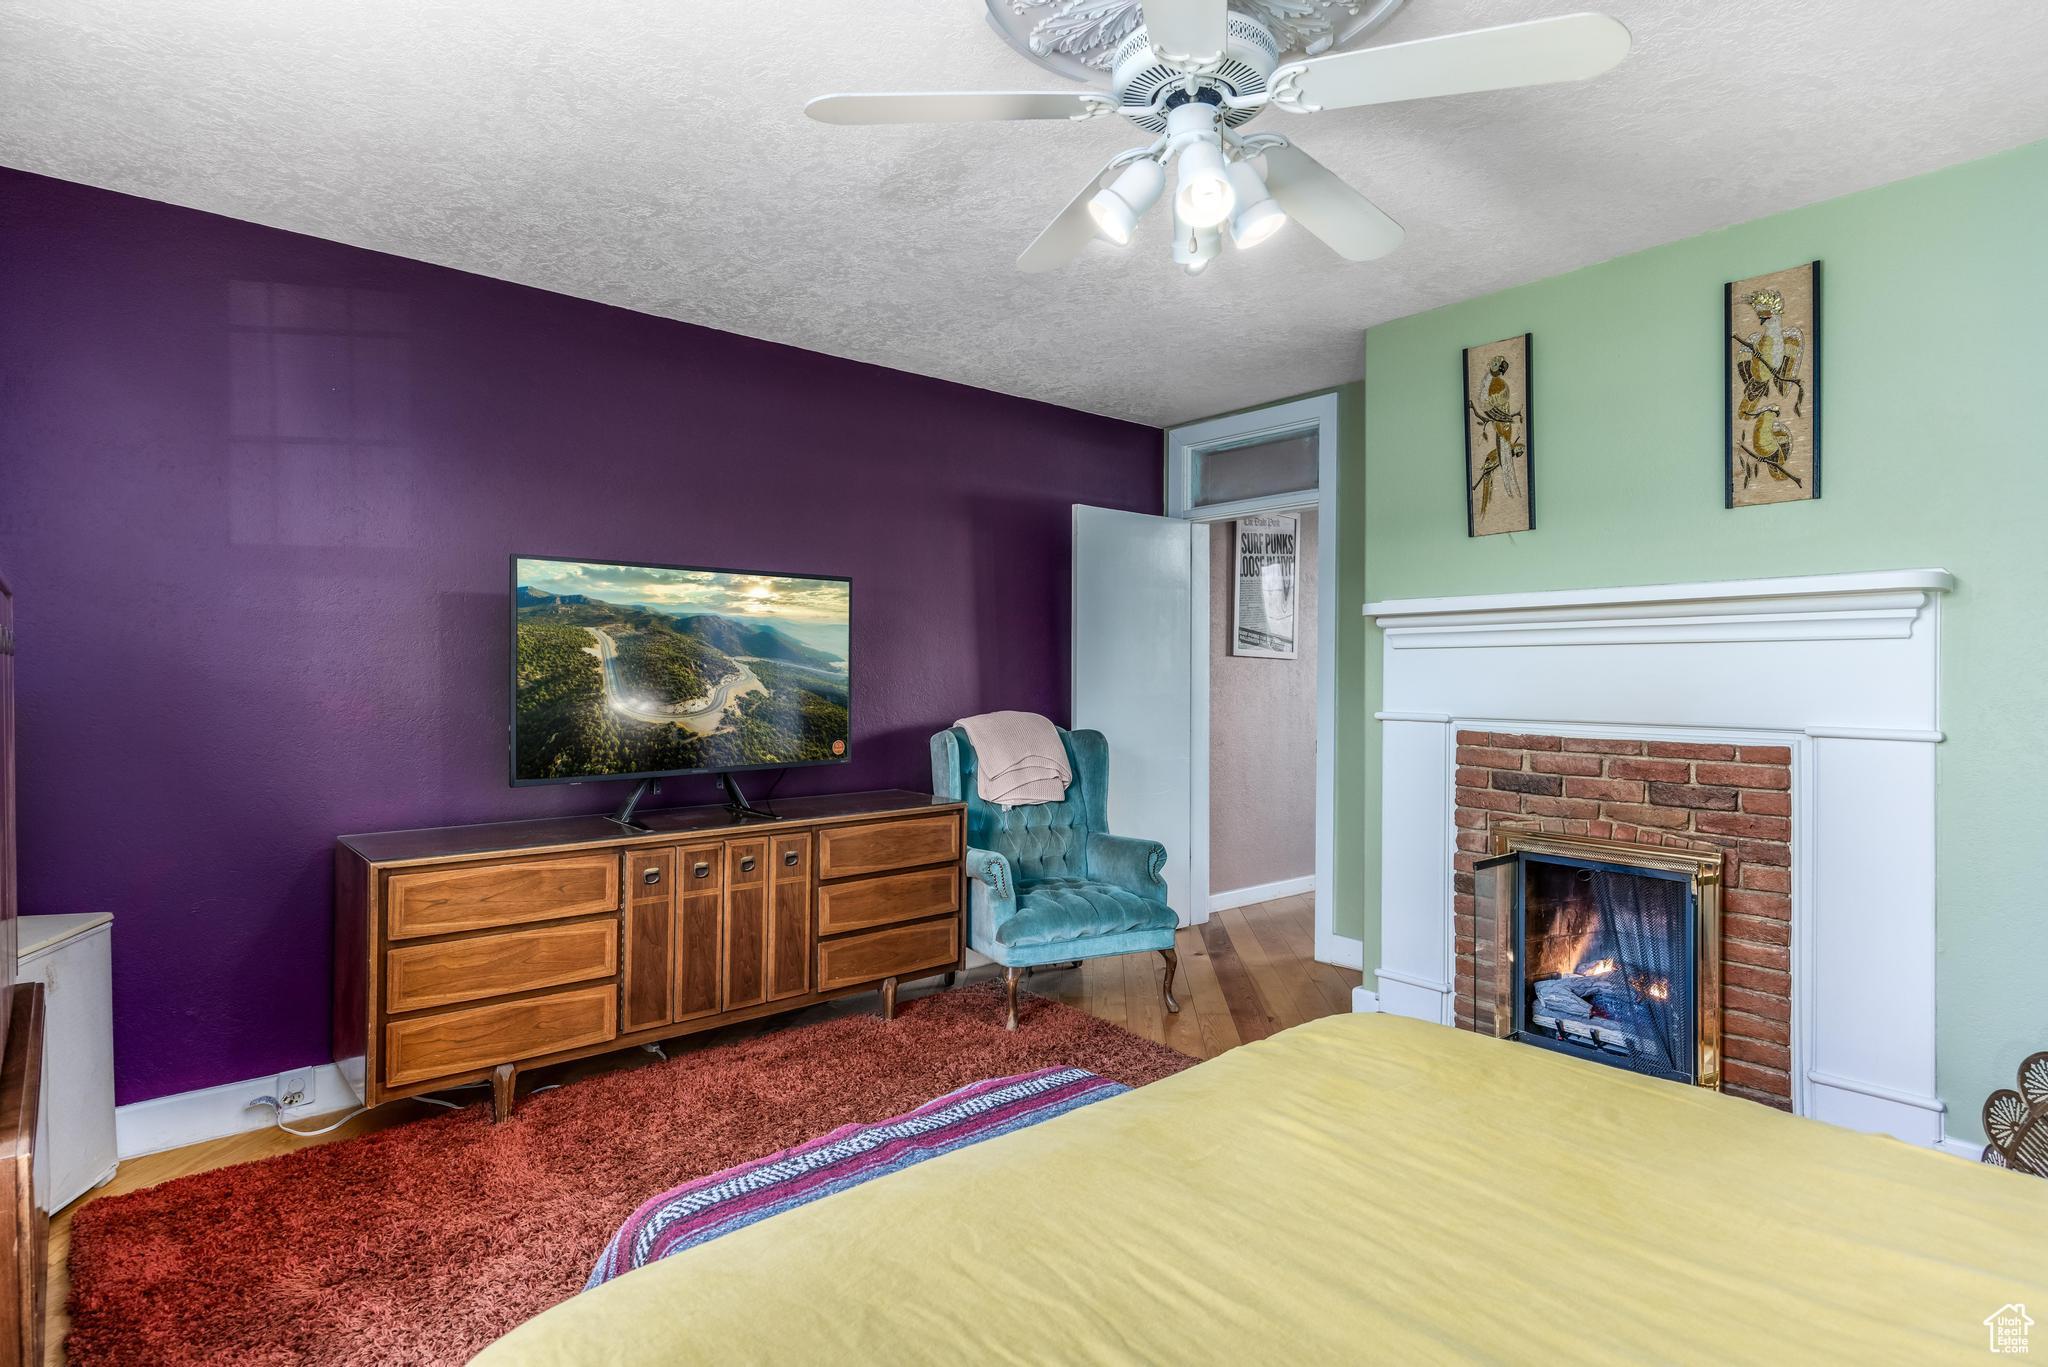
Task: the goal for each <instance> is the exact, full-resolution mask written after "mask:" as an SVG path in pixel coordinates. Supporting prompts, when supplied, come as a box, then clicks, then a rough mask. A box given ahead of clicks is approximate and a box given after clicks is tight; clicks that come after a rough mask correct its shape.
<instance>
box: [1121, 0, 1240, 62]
mask: <svg viewBox="0 0 2048 1367" xmlns="http://www.w3.org/2000/svg"><path fill="white" fill-rule="evenodd" d="M1140 8H1141V9H1142V11H1143V13H1144V16H1145V33H1146V35H1147V36H1148V37H1149V38H1151V40H1152V50H1153V51H1154V52H1156V53H1157V54H1159V59H1160V60H1161V61H1164V62H1173V63H1175V64H1177V65H1181V66H1206V65H1208V64H1209V63H1211V62H1214V61H1216V60H1217V59H1219V58H1220V57H1222V56H1223V45H1224V42H1225V40H1226V39H1227V38H1228V37H1229V35H1230V0H1144V3H1143V5H1142V6H1141V7H1140Z"/></svg>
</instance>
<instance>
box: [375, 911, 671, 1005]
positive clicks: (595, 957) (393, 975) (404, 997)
mask: <svg viewBox="0 0 2048 1367" xmlns="http://www.w3.org/2000/svg"><path fill="white" fill-rule="evenodd" d="M384 964H385V969H384V999H385V1009H386V1010H387V1011H392V1012H400V1011H424V1010H426V1009H427V1008H428V1007H433V1006H453V1005H454V1004H456V1003H457V1002H473V1001H477V1000H480V999H481V998H484V997H508V996H511V995H512V994H513V993H515V992H532V991H536V990H538V989H540V988H543V987H560V986H562V985H563V984H565V983H580V982H585V981H587V980H589V979H591V978H609V977H610V976H611V975H612V974H614V973H616V972H618V969H619V927H618V923H617V922H616V921H613V920H611V919H609V918H607V919H604V920H599V921H579V922H577V923H575V924H573V925H561V926H539V927H536V928H535V929H532V930H514V931H509V932H507V933H505V934H503V935H473V936H471V937H469V938H468V939H464V940H439V941H436V942H435V943H433V944H430V945H400V946H399V947H398V948H396V949H393V950H392V951H390V952H389V953H388V954H386V955H385V956H384ZM667 968H668V965H667V964H666V963H664V964H663V965H662V969H663V972H664V973H666V971H667Z"/></svg>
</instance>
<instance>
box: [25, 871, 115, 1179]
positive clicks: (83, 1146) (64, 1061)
mask: <svg viewBox="0 0 2048 1367" xmlns="http://www.w3.org/2000/svg"><path fill="white" fill-rule="evenodd" d="M113 928H114V918H113V917H112V916H109V915H108V914H106V913H105V912H95V913H87V914H81V915H67V916H24V917H22V918H21V921H20V931H21V938H20V946H19V954H20V959H19V965H20V967H19V971H18V973H17V977H18V979H19V980H20V981H21V982H25V983H28V982H33V983H41V984H43V994H44V1003H43V1011H44V1017H43V1104H42V1118H41V1119H40V1120H39V1121H38V1123H37V1128H38V1130H39V1131H40V1133H39V1134H38V1136H37V1150H36V1152H37V1154H38V1159H39V1161H38V1162H37V1164H36V1200H37V1204H39V1205H40V1206H42V1208H43V1209H44V1210H47V1211H58V1210H62V1209H63V1208H64V1207H65V1206H68V1205H70V1204H71V1203H72V1202H73V1201H75V1200H77V1199H78V1198H79V1197H80V1196H82V1195H84V1194H85V1193H86V1192H88V1191H90V1190H92V1188H94V1187H96V1186H98V1185H99V1184H100V1183H102V1182H104V1181H106V1180H107V1179H108V1178H109V1177H112V1176H113V1175H114V1166H115V1161H116V1159H115V1151H114V984H113V955H112V943H113Z"/></svg>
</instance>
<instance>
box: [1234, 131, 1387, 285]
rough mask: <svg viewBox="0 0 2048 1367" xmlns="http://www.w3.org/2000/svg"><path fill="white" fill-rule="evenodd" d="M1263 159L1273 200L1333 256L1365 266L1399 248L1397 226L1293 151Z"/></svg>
mask: <svg viewBox="0 0 2048 1367" xmlns="http://www.w3.org/2000/svg"><path fill="white" fill-rule="evenodd" d="M1265 156H1266V189H1267V191H1268V192H1269V193H1271V194H1272V196H1273V199H1274V201H1275V202H1276V203H1278V204H1279V206H1280V207H1281V208H1283V209H1285V210H1286V211H1287V216H1288V217H1289V218H1291V219H1293V220H1294V221H1295V222H1297V223H1299V224H1300V225H1301V226H1302V227H1304V228H1306V229H1308V230H1309V231H1310V232H1312V233H1314V234H1315V235H1316V236H1317V237H1319V238H1321V239H1322V240H1323V241H1324V242H1325V243H1327V244H1329V247H1330V250H1332V251H1334V252H1336V253H1337V255H1339V256H1342V257H1345V258H1347V259H1349V260H1352V261H1371V260H1373V259H1374V258H1376V257H1382V256H1385V255H1386V254H1387V253H1388V252H1390V251H1392V250H1394V248H1396V247H1398V246H1400V245H1401V238H1402V236H1403V234H1402V231H1401V225H1400V224H1398V223H1396V222H1394V220H1393V219H1391V218H1388V217H1387V216H1386V215H1385V214H1383V213H1381V212H1380V210H1379V207H1378V206H1377V205H1375V204H1374V203H1373V202H1372V201H1371V200H1369V199H1367V198H1366V197H1365V196H1364V195H1361V194H1360V193H1358V191H1356V190H1354V189H1352V188H1351V187H1350V186H1349V185H1346V184H1345V183H1344V182H1343V181H1341V180H1339V179H1338V178H1337V176H1336V174H1335V173H1334V172H1332V171H1331V170H1330V169H1329V168H1328V167H1326V166H1324V165H1323V164H1322V163H1321V162H1319V161H1317V160H1316V159H1315V158H1314V157H1311V156H1310V155H1309V154H1308V153H1306V152H1304V151H1302V150H1301V149H1300V148H1299V147H1294V146H1291V145H1285V146H1275V147H1268V148H1266V149H1265Z"/></svg>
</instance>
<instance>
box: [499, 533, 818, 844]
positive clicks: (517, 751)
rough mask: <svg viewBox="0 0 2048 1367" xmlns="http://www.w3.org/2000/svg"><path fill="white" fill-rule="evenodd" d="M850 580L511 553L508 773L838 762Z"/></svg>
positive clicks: (573, 774) (600, 774) (526, 776)
mask: <svg viewBox="0 0 2048 1367" xmlns="http://www.w3.org/2000/svg"><path fill="white" fill-rule="evenodd" d="M852 592H853V584H852V581H851V580H847V579H839V578H831V577H824V576H817V575H791V574H760V573H753V572H749V571H745V570H722V569H709V568H704V567H701V566H694V565H641V564H628V563H622V562H615V561H595V560H557V559H551V558H547V557H543V556H525V555H516V556H514V557H512V723H511V732H512V735H511V751H512V755H511V762H512V782H513V784H514V785H515V786H516V785H525V784H535V783H578V782H585V781H588V780H591V779H608V778H617V779H642V780H652V779H657V778H668V777H672V776H675V775H680V774H703V773H716V774H727V775H730V774H733V773H739V772H743V771H746V770H753V769H780V768H787V767H792V766H796V765H810V764H840V763H844V762H845V761H846V760H847V759H848V758H849V752H850V750H851V748H852V744H853V734H852V724H851V712H852V703H853V689H852V679H851V678H850V676H849V672H848V671H849V665H850V653H851V652H850V644H851V643H850V640H849V637H850V632H851V624H852ZM728 783H729V780H728ZM643 791H644V786H643ZM727 791H728V795H729V796H730V797H732V799H733V801H734V802H739V801H740V799H739V798H738V796H737V791H736V790H735V789H733V788H731V787H730V786H728V790H727ZM630 806H631V804H630V803H629V804H628V809H627V810H625V811H623V812H622V814H621V817H620V819H621V820H626V821H630Z"/></svg>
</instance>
